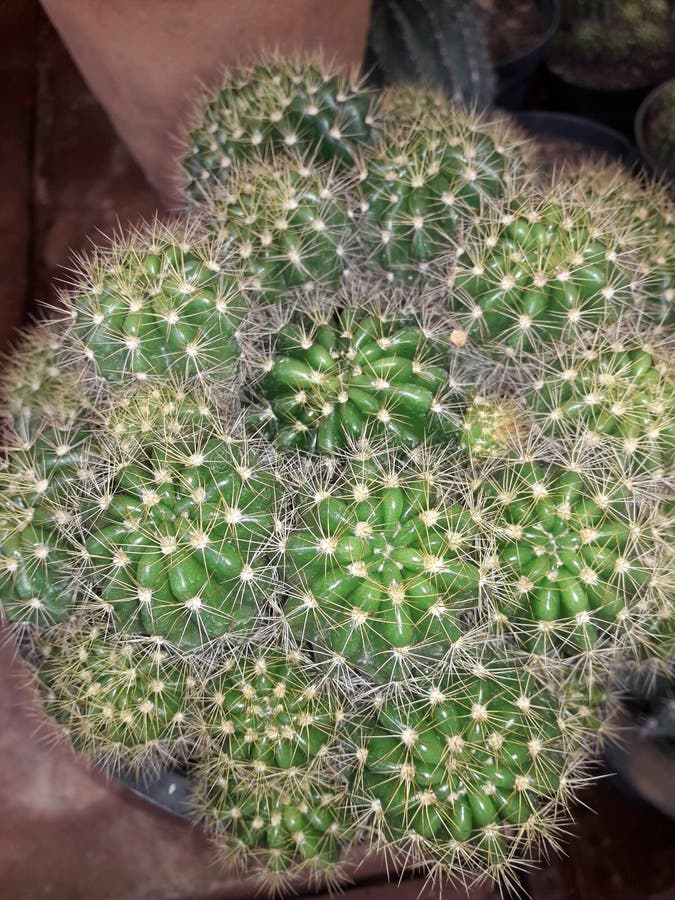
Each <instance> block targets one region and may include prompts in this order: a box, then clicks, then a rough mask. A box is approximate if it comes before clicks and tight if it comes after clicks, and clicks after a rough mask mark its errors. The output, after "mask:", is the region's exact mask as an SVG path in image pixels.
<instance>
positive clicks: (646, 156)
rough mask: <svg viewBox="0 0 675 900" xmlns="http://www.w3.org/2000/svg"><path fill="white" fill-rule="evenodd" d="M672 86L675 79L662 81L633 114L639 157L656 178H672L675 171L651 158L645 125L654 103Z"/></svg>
mask: <svg viewBox="0 0 675 900" xmlns="http://www.w3.org/2000/svg"><path fill="white" fill-rule="evenodd" d="M673 84H675V79H672V80H671V81H664V83H663V84H660V85H659V86H658V87H657V88H654V90H653V91H650V92H649V93H648V94H647V96H646V97H645V98H644V100H643V101H642V103H641V104H640V106H639V107H638V111H637V113H636V114H635V140H636V142H637V146H638V150H639V151H640V156H641V157H642V160H643V162H644V164H645V165H646V167H647V168H648V169H649V170H650V171H651V173H652V174H653V175H655V176H656V177H657V178H659V177H661V176H666V177H669V178H673V177H675V171H673V166H670V167H668V166H664V165H663V164H662V163H659V162H658V160H657V159H655V157H654V156H653V154H652V151H651V150H650V148H649V143H648V140H647V129H646V125H647V122H648V120H649V113H650V112H651V110H652V108H653V105H654V101H655V100H656V99H657V98H658V97H659V96H660V95H661V93H662V92H663V91H664V90H665V89H666V88H668V87H669V86H672V85H673Z"/></svg>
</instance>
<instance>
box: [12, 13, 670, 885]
mask: <svg viewBox="0 0 675 900" xmlns="http://www.w3.org/2000/svg"><path fill="white" fill-rule="evenodd" d="M0 83H2V86H3V87H2V93H3V102H2V103H1V104H0V160H2V165H1V166H0V182H1V184H0V193H1V195H2V198H3V201H2V203H0V234H1V235H2V239H1V240H0V342H2V343H3V344H6V343H7V341H8V340H10V339H11V335H12V332H13V329H14V328H15V326H16V325H17V324H19V323H20V322H21V321H23V320H24V318H25V317H26V316H27V315H29V314H31V313H33V312H34V311H35V309H36V300H38V299H39V300H41V301H43V302H46V303H53V302H55V300H56V291H55V288H54V284H55V283H57V282H58V279H59V277H62V276H63V270H62V268H61V267H62V266H64V265H66V264H67V263H68V259H69V256H70V254H71V252H72V251H76V250H81V249H83V248H86V246H87V244H88V243H89V241H90V240H91V239H92V238H94V237H96V238H97V239H98V240H100V239H101V232H102V233H103V234H104V235H105V234H109V233H110V231H111V230H112V229H113V228H114V227H115V224H116V223H117V222H118V221H119V222H127V221H136V220H138V219H139V218H143V217H148V216H152V215H153V214H154V213H155V211H156V210H157V199H156V197H155V195H154V194H153V192H152V190H151V189H150V188H149V187H148V185H147V184H146V183H145V181H144V179H143V176H142V175H141V173H140V172H139V170H138V168H137V167H136V165H135V164H134V163H133V161H132V160H131V159H130V157H129V155H128V153H127V152H126V150H125V148H124V147H123V146H122V144H121V143H120V142H119V140H118V139H117V138H116V136H115V134H114V132H113V131H112V129H111V126H110V124H109V122H108V120H107V119H106V116H105V114H104V113H103V111H102V110H101V108H100V107H99V106H98V104H97V103H96V101H95V100H94V98H93V97H92V96H91V94H90V93H89V91H88V90H87V88H86V86H85V85H84V83H83V82H82V80H81V78H80V76H79V74H78V72H77V70H76V69H75V67H74V65H73V64H72V62H71V61H70V60H69V58H68V55H67V53H66V51H65V49H64V48H63V45H62V44H61V42H60V41H59V39H58V37H57V36H56V34H55V32H54V31H53V29H52V28H51V27H50V26H49V23H48V22H47V21H46V19H45V17H44V16H43V14H42V13H41V11H40V9H39V6H38V5H37V3H35V2H33V0H15V2H11V0H10V2H7V0H5V2H1V0H0ZM159 212H160V213H165V212H166V211H164V210H159ZM0 760H2V765H1V766H0V900H42V898H50V900H199V898H226V897H227V898H230V900H236V898H240V897H248V896H252V893H253V887H252V886H251V885H247V884H245V883H242V882H241V881H235V880H233V879H231V878H228V877H227V875H226V874H225V873H223V872H222V871H220V870H219V869H218V867H217V866H216V864H215V862H214V860H213V859H212V857H211V854H210V850H209V847H208V844H207V842H206V840H205V838H204V836H203V835H202V833H201V832H200V831H199V830H198V829H196V828H192V827H190V826H189V825H187V824H186V823H184V822H183V821H181V820H179V819H176V818H174V817H172V816H170V815H169V814H167V813H164V812H162V811H161V810H159V809H157V808H155V807H152V806H150V805H149V804H147V803H145V802H144V801H142V800H140V799H138V798H137V797H136V796H134V795H133V794H131V793H130V792H129V791H127V790H125V789H124V788H122V787H121V786H119V785H117V784H112V783H109V782H107V781H106V780H105V779H104V778H103V777H102V776H101V775H99V774H97V773H95V772H92V771H90V770H89V769H88V768H87V766H86V765H85V764H84V762H83V761H82V760H81V759H79V758H77V757H76V756H75V755H74V754H73V753H72V752H70V751H69V750H68V749H67V748H66V747H64V746H63V745H62V744H59V743H58V742H57V741H56V739H55V732H54V730H53V728H52V727H51V726H50V724H49V723H48V722H47V721H46V720H44V718H42V717H41V713H40V709H39V705H38V703H37V699H36V697H35V695H34V693H33V692H32V689H31V688H30V687H29V686H27V685H26V677H25V672H24V670H23V669H22V665H21V663H20V662H18V661H16V660H15V659H14V658H13V653H12V651H11V649H10V648H9V647H8V646H7V645H6V644H2V645H0ZM585 801H586V803H587V805H588V808H584V807H580V808H579V809H578V810H577V812H576V820H577V821H576V825H575V826H574V828H572V829H571V833H570V841H569V844H568V847H567V853H568V855H567V857H566V858H564V859H562V860H555V861H552V862H551V864H550V865H549V866H548V867H547V868H545V869H543V870H542V871H540V872H537V873H532V874H531V875H529V876H528V879H527V884H528V889H529V891H530V894H531V896H532V897H533V898H534V900H563V898H564V900H647V898H653V900H657V898H659V900H667V898H675V888H674V887H673V885H674V884H675V823H673V822H670V821H668V820H666V819H664V818H662V817H660V816H659V815H658V814H657V813H655V812H653V811H651V810H650V809H648V808H646V807H640V806H633V805H631V804H629V803H628V802H627V801H625V800H624V799H623V798H622V796H621V795H620V794H619V793H618V791H616V790H615V789H614V788H613V787H612V785H611V780H610V779H608V780H607V781H606V782H604V783H603V784H602V785H598V786H596V787H594V788H593V789H591V790H589V791H588V793H587V794H586V796H585ZM591 810H595V812H592V811H591ZM355 880H356V882H358V883H359V884H358V885H357V886H356V887H354V888H351V889H350V890H349V891H348V893H347V897H348V900H375V898H379V897H382V898H384V897H385V896H389V895H390V892H392V891H397V896H398V897H399V898H400V900H407V898H410V900H413V898H415V897H421V898H424V900H426V898H429V900H431V898H432V897H433V896H435V895H436V896H437V895H438V891H437V890H436V891H435V892H434V889H431V888H430V889H427V890H422V882H420V881H418V880H414V879H413V880H409V881H405V882H403V883H402V884H401V885H400V886H399V887H395V886H387V885H386V884H384V877H383V870H382V866H381V864H379V863H378V862H377V861H371V862H369V863H367V864H366V865H364V866H363V867H361V868H360V869H358V870H357V871H356V873H355ZM420 891H422V893H420ZM442 896H443V897H444V898H446V900H454V898H455V897H457V898H459V896H460V895H455V893H454V891H452V890H450V889H445V890H444V891H443V894H442ZM462 896H464V895H462ZM488 898H491V900H495V898H496V895H494V894H491V893H490V892H489V891H487V890H482V891H476V892H474V893H472V895H471V900H488Z"/></svg>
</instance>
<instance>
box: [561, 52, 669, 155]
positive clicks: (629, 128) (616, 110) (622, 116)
mask: <svg viewBox="0 0 675 900" xmlns="http://www.w3.org/2000/svg"><path fill="white" fill-rule="evenodd" d="M547 80H548V94H549V101H550V106H551V108H552V109H555V110H557V111H562V112H572V113H575V114H578V115H581V116H584V117H586V118H589V119H595V120H596V121H597V122H602V123H603V124H604V125H607V126H609V127H610V128H614V129H616V131H620V132H621V133H622V134H625V135H626V137H629V138H631V139H632V137H633V120H634V118H635V114H636V112H637V109H638V107H639V106H640V104H641V103H642V101H643V100H644V98H645V97H646V96H647V94H648V93H649V92H650V91H651V90H652V88H653V87H654V85H653V84H645V85H641V86H640V87H634V88H617V89H616V90H613V89H608V88H605V89H603V88H595V87H590V86H588V85H584V84H577V83H576V82H573V81H568V80H567V79H566V78H563V77H562V76H561V75H559V74H558V73H557V72H555V71H554V70H553V69H552V68H551V65H550V64H549V66H548V79H547Z"/></svg>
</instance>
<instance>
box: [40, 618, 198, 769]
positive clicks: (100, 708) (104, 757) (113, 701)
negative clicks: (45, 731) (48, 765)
mask: <svg viewBox="0 0 675 900" xmlns="http://www.w3.org/2000/svg"><path fill="white" fill-rule="evenodd" d="M38 677H39V680H40V683H41V685H42V686H43V688H44V690H45V692H46V696H45V703H46V706H47V709H48V711H50V712H51V713H52V714H53V715H54V716H55V717H56V719H57V720H58V721H59V722H60V723H61V724H62V725H63V726H64V727H65V728H66V729H67V730H68V732H69V734H70V736H71V739H72V740H73V742H74V743H75V746H76V747H77V748H78V749H79V750H81V751H82V752H84V753H87V754H88V755H90V756H91V757H92V758H93V759H95V760H97V761H99V762H101V763H102V764H104V765H106V766H107V767H109V768H110V769H112V770H115V769H118V768H129V769H136V768H139V767H143V768H144V769H145V770H146V771H147V769H148V768H152V767H154V766H161V765H165V764H166V763H167V762H168V761H169V760H170V759H171V758H172V756H173V757H175V756H177V755H180V753H181V752H182V751H183V750H184V749H185V747H186V746H187V745H186V742H185V729H186V725H185V723H186V719H187V714H188V705H187V702H186V694H187V692H188V691H189V690H190V689H191V682H192V676H191V673H190V671H189V669H188V668H187V667H186V665H185V663H183V662H180V661H178V660H176V659H174V658H173V657H171V656H170V655H169V654H168V653H167V652H166V651H165V650H164V649H163V648H162V646H161V645H160V644H158V643H156V642H153V641H143V640H139V639H138V638H136V639H134V640H126V639H125V638H124V637H121V636H118V635H105V634H104V633H103V632H102V630H101V629H100V628H99V627H98V626H93V627H86V626H80V627H79V628H76V629H72V630H66V631H65V632H64V633H63V634H62V636H61V639H60V640H58V641H57V642H55V643H54V644H53V645H52V647H51V653H50V655H49V656H48V657H47V658H46V659H45V660H44V661H43V663H42V665H41V667H40V669H39V671H38Z"/></svg>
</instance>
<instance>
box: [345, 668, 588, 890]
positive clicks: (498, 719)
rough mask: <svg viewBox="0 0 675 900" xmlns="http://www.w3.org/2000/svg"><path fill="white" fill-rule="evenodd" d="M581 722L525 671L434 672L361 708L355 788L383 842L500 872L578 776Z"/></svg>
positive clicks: (542, 828)
mask: <svg viewBox="0 0 675 900" xmlns="http://www.w3.org/2000/svg"><path fill="white" fill-rule="evenodd" d="M570 726H571V727H570ZM581 734H582V728H580V727H579V724H578V723H574V724H573V725H572V723H569V725H568V722H567V721H566V711H565V709H564V707H562V706H561V704H560V703H559V702H558V701H556V700H555V699H554V698H553V696H552V695H550V694H548V693H547V692H546V691H544V690H542V689H540V688H538V687H537V686H536V685H535V684H534V683H533V682H532V681H531V680H528V679H527V677H523V678H522V679H518V678H517V677H515V676H513V675H509V676H508V677H506V678H505V679H500V678H499V677H496V676H495V675H493V674H491V673H490V671H489V670H487V671H483V672H482V673H481V675H480V676H475V675H471V674H470V673H465V674H464V675H463V677H462V678H456V679H448V680H447V681H432V682H431V683H430V685H429V686H428V688H426V689H425V690H420V691H414V690H411V691H408V692H407V693H406V695H405V696H403V697H400V698H399V697H396V698H387V697H384V696H383V697H379V698H376V702H375V703H373V704H372V705H371V706H370V708H367V707H366V708H365V709H364V711H363V713H362V717H361V720H360V721H359V722H358V724H357V725H356V726H355V727H354V728H353V730H352V731H351V740H352V744H353V753H354V759H355V762H356V766H355V778H354V786H353V793H354V796H355V798H356V800H357V803H358V802H359V800H360V801H361V803H362V804H363V807H364V809H365V810H368V813H369V814H368V818H367V821H368V822H369V824H370V825H371V826H372V828H373V829H375V832H376V835H377V836H376V837H375V843H376V845H377V846H384V847H387V848H388V849H389V850H390V851H391V852H393V853H394V854H396V853H398V854H399V855H400V856H405V855H409V856H410V857H411V858H412V859H413V860H424V861H425V862H426V863H427V864H428V865H430V866H434V864H436V865H439V864H440V866H441V867H442V869H444V870H446V871H450V872H451V871H453V868H454V866H456V865H462V868H465V869H468V870H469V871H470V870H471V868H472V867H476V870H477V871H482V872H485V871H486V870H487V871H488V872H491V873H493V874H496V873H498V872H499V871H500V869H501V870H502V871H503V870H504V866H505V863H506V862H507V860H508V859H509V857H510V856H511V855H512V854H513V852H514V850H515V849H516V848H517V847H518V844H519V843H520V844H521V852H522V849H524V847H523V845H527V843H528V838H529V839H530V840H532V841H533V843H534V844H535V845H536V842H537V836H538V835H539V836H543V835H544V834H545V833H546V824H547V822H548V821H549V820H550V821H554V820H555V818H556V814H555V805H556V802H557V799H558V798H561V797H563V796H564V792H565V788H564V784H565V783H566V782H567V784H568V785H570V786H571V784H572V782H573V780H574V779H573V765H572V759H573V752H570V753H569V755H567V754H566V753H565V752H564V750H565V749H568V751H570V750H571V747H572V746H573V745H574V743H575V741H578V740H579V738H580V736H581ZM460 860H461V863H460Z"/></svg>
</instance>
